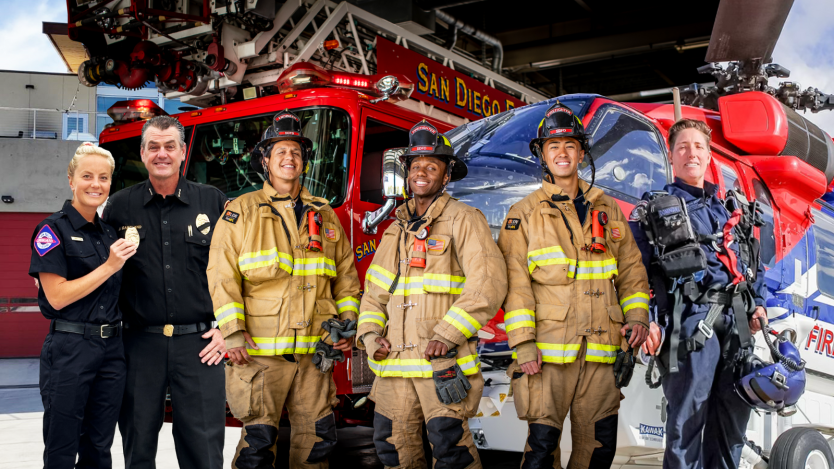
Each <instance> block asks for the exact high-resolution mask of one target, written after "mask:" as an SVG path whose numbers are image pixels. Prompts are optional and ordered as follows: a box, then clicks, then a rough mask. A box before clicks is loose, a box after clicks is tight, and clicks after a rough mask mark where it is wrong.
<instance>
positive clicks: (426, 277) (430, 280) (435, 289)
mask: <svg viewBox="0 0 834 469" xmlns="http://www.w3.org/2000/svg"><path fill="white" fill-rule="evenodd" d="M465 283H466V277H460V276H457V275H448V274H431V273H427V274H423V289H424V290H425V291H427V292H430V293H452V294H456V295H459V294H460V293H461V292H462V291H463V287H464V285H465Z"/></svg>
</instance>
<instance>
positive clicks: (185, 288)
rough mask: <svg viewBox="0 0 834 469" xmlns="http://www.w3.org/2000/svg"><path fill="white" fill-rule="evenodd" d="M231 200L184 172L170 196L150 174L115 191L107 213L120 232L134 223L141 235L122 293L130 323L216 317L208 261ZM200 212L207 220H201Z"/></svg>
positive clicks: (127, 266)
mask: <svg viewBox="0 0 834 469" xmlns="http://www.w3.org/2000/svg"><path fill="white" fill-rule="evenodd" d="M226 200H227V199H226V195H225V194H223V193H222V192H221V191H220V190H219V189H217V188H215V187H212V186H205V185H202V184H196V183H193V182H191V181H187V180H185V178H182V177H180V179H179V183H178V184H177V189H176V190H175V191H174V194H172V195H169V196H168V197H162V196H161V195H159V194H157V193H156V191H155V190H154V188H153V186H152V185H151V182H150V180H147V181H145V182H144V183H141V184H137V185H135V186H132V187H130V188H127V189H124V190H122V191H119V192H117V193H116V194H114V195H113V196H112V197H110V202H109V203H108V204H107V207H106V208H105V209H104V219H105V220H106V221H107V222H108V223H110V224H111V225H112V226H113V227H114V228H115V229H116V231H117V233H118V235H119V237H122V238H124V237H125V233H126V232H127V230H128V229H129V228H135V229H136V231H138V234H139V238H140V242H139V248H138V249H137V251H136V254H135V255H134V256H133V257H131V258H130V259H128V261H127V263H126V264H125V267H124V282H123V283H122V292H121V296H120V298H119V305H120V306H121V308H122V312H123V313H124V316H125V318H124V320H125V322H126V323H127V324H129V325H130V326H131V327H137V326H138V327H141V326H162V325H165V324H174V325H186V324H195V323H198V322H211V321H213V320H214V312H213V310H212V303H211V296H210V295H209V291H208V280H207V279H206V267H207V266H208V255H209V246H211V236H212V234H214V225H215V224H216V223H217V220H218V219H219V218H220V216H221V215H222V214H223V208H224V207H225V205H226ZM198 218H200V219H203V220H200V223H198ZM206 218H207V219H208V223H205V222H204V221H205V219H206ZM201 229H202V230H201ZM203 231H206V234H204V233H203Z"/></svg>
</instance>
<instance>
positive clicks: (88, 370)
mask: <svg viewBox="0 0 834 469" xmlns="http://www.w3.org/2000/svg"><path fill="white" fill-rule="evenodd" d="M124 385H125V357H124V347H123V346H122V339H121V337H113V338H109V339H102V338H101V337H88V338H84V336H83V335H80V334H69V333H64V332H50V333H49V334H48V335H47V336H46V340H44V343H43V348H42V349H41V360H40V389H41V398H42V399H43V409H44V413H43V442H44V446H45V448H44V451H43V466H44V468H45V469H63V468H66V469H70V468H85V469H86V468H91V469H93V468H95V469H110V468H111V467H112V460H111V458H110V446H111V445H112V444H113V435H114V434H115V433H116V420H118V417H119V406H120V405H121V402H122V394H123V393H124ZM76 455H77V456H78V463H77V464H76Z"/></svg>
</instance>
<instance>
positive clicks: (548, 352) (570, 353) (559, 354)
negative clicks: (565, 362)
mask: <svg viewBox="0 0 834 469" xmlns="http://www.w3.org/2000/svg"><path fill="white" fill-rule="evenodd" d="M540 350H541V352H542V356H545V357H554V358H564V357H577V356H578V355H579V350H552V349H540ZM589 352H590V351H589ZM588 354H589V355H591V353H588Z"/></svg>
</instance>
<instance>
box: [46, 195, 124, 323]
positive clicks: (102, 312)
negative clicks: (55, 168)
mask: <svg viewBox="0 0 834 469" xmlns="http://www.w3.org/2000/svg"><path fill="white" fill-rule="evenodd" d="M116 239H118V238H117V237H116V230H114V229H113V228H112V227H111V226H110V225H108V224H107V223H104V222H103V221H101V219H99V217H98V214H96V216H95V219H94V220H93V222H92V223H90V222H88V221H87V220H86V219H85V218H84V217H83V216H81V214H80V213H78V210H76V209H75V207H73V206H72V202H70V201H69V200H67V201H66V202H65V203H64V208H62V209H61V210H60V211H59V212H55V213H53V214H52V215H50V216H49V217H47V218H46V220H44V221H42V222H40V223H39V224H38V227H37V228H35V232H34V234H33V235H32V260H31V262H30V263H29V275H31V276H32V277H34V278H37V279H40V274H41V273H43V272H49V273H52V274H55V275H58V276H60V277H63V278H65V279H67V280H76V279H79V278H81V277H83V276H85V275H87V274H89V273H90V272H92V271H94V270H96V269H97V268H98V267H99V266H101V265H102V264H104V263H105V262H106V261H107V258H108V257H109V255H110V245H111V244H113V243H114V242H116ZM121 281H122V271H121V270H120V271H118V272H116V273H115V274H113V275H112V276H110V278H108V279H107V280H105V281H104V283H102V284H101V285H100V286H99V287H98V288H96V289H95V290H93V292H92V293H90V294H89V295H87V296H86V297H84V298H82V299H80V300H78V301H76V302H75V303H72V304H70V305H67V306H65V307H64V308H63V309H60V310H57V309H55V308H53V307H52V305H50V304H49V301H47V299H46V295H45V294H44V292H43V284H41V285H40V288H38V306H39V307H40V310H41V313H43V315H44V317H46V318H47V319H64V320H67V321H75V322H88V323H93V324H118V323H119V321H121V320H122V314H121V312H119V306H118V300H119V286H120V284H121Z"/></svg>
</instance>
